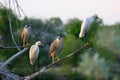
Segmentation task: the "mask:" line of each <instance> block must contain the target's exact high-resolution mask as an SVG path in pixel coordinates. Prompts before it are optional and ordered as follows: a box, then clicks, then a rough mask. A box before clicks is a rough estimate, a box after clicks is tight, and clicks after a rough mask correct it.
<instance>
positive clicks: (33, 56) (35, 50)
mask: <svg viewBox="0 0 120 80" xmlns="http://www.w3.org/2000/svg"><path fill="white" fill-rule="evenodd" d="M39 46H43V44H42V43H41V42H40V41H36V42H35V44H34V45H32V46H31V47H30V50H29V59H30V64H31V65H33V64H34V63H35V61H36V60H37V58H38V55H39Z"/></svg>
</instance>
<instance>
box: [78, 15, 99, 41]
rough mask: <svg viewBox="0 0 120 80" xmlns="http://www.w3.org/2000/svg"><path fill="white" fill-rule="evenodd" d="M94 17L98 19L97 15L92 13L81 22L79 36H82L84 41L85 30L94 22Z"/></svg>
mask: <svg viewBox="0 0 120 80" xmlns="http://www.w3.org/2000/svg"><path fill="white" fill-rule="evenodd" d="M95 19H99V18H98V16H97V15H94V16H92V17H86V18H85V19H84V20H83V22H82V25H81V29H80V33H79V38H83V37H84V42H86V34H87V31H88V30H89V28H90V26H91V24H92V23H93V22H94V20H95Z"/></svg>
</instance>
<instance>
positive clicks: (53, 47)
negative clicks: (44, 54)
mask: <svg viewBox="0 0 120 80" xmlns="http://www.w3.org/2000/svg"><path fill="white" fill-rule="evenodd" d="M55 44H56V41H54V42H52V44H51V45H50V50H49V55H50V54H51V53H52V52H53V51H54V50H55V49H56V46H55Z"/></svg>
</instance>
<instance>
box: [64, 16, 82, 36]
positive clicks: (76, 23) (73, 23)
mask: <svg viewBox="0 0 120 80" xmlns="http://www.w3.org/2000/svg"><path fill="white" fill-rule="evenodd" d="M80 26H81V21H80V20H79V19H77V18H74V19H71V20H69V21H68V23H67V24H65V26H64V27H65V30H66V32H67V33H68V34H72V35H74V36H75V37H76V38H78V36H79V32H80Z"/></svg>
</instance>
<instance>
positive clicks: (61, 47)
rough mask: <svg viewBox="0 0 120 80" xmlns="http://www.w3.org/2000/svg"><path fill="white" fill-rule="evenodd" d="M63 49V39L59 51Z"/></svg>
mask: <svg viewBox="0 0 120 80" xmlns="http://www.w3.org/2000/svg"><path fill="white" fill-rule="evenodd" d="M62 49H63V42H62V40H61V41H60V50H59V53H61V51H62Z"/></svg>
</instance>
